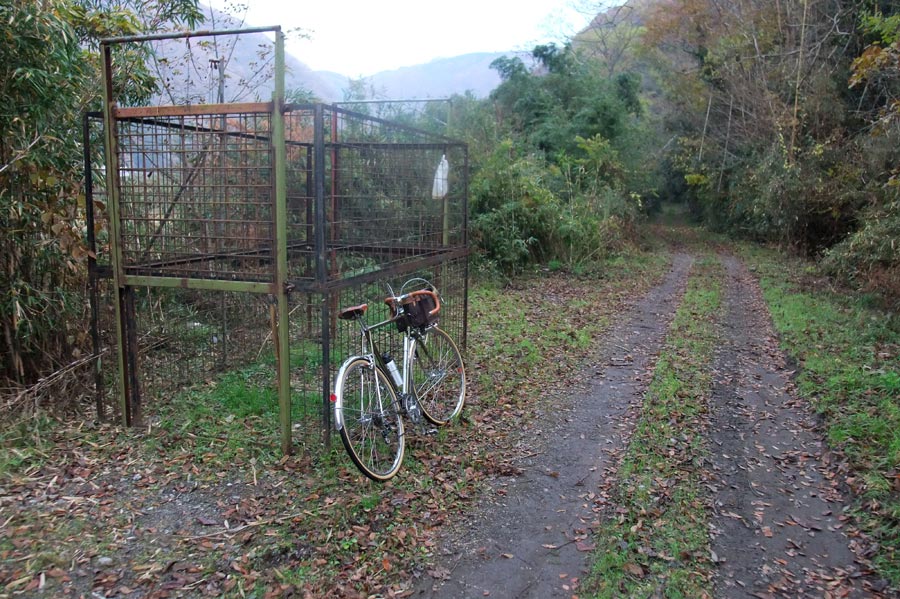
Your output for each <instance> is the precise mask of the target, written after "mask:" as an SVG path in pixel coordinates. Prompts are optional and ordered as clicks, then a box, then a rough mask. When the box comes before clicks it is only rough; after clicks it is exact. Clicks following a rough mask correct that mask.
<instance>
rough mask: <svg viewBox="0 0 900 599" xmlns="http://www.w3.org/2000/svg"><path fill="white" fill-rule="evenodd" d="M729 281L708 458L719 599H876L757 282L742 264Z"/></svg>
mask: <svg viewBox="0 0 900 599" xmlns="http://www.w3.org/2000/svg"><path fill="white" fill-rule="evenodd" d="M723 262H724V264H725V267H726V272H727V287H726V304H727V312H726V315H725V334H724V337H725V343H724V344H723V346H722V347H721V348H720V351H719V352H718V356H717V360H716V364H715V369H716V373H717V380H716V383H715V387H714V390H713V398H712V408H711V410H712V423H711V424H712V425H711V427H710V430H711V443H710V454H711V458H712V462H713V468H714V472H715V478H714V480H715V482H714V483H713V486H714V488H715V489H716V491H717V495H716V501H715V516H714V518H713V520H712V522H713V525H714V528H713V540H712V550H713V552H714V554H715V555H716V557H717V558H718V560H719V568H718V572H717V577H716V581H715V587H716V594H717V596H719V597H723V598H724V597H727V598H728V599H732V598H735V599H737V598H741V597H757V598H769V597H846V596H851V597H868V596H874V595H873V594H872V592H870V591H871V589H872V588H873V586H874V587H875V588H878V587H879V585H878V583H877V582H872V581H869V580H866V579H864V578H863V577H862V576H861V572H862V571H864V570H865V568H864V566H863V567H861V566H860V564H858V563H857V562H856V554H855V553H854V552H853V551H852V550H851V542H852V541H851V540H850V539H848V538H847V535H846V534H845V533H844V530H843V529H844V526H845V521H846V520H847V516H846V515H845V514H844V513H843V512H842V505H843V501H842V495H841V492H840V491H839V490H838V488H837V485H836V483H835V482H834V478H833V475H831V474H830V473H829V470H828V466H827V462H828V461H829V454H828V453H827V449H826V448H825V447H824V446H823V442H822V440H821V437H820V436H819V435H818V434H817V433H816V431H815V430H814V420H813V418H812V417H811V416H810V414H809V411H808V409H807V408H806V406H805V404H804V403H803V402H800V401H797V400H795V399H794V398H792V396H791V394H790V392H789V391H790V386H791V379H790V377H791V372H790V370H789V369H788V368H787V367H786V365H785V357H784V355H783V354H782V353H781V352H780V350H779V348H778V342H777V339H776V337H775V334H774V332H773V331H772V327H771V324H770V317H769V313H768V310H767V308H766V306H765V304H764V302H763V299H762V297H761V294H760V290H759V286H758V285H757V283H756V281H755V280H754V279H753V278H752V277H751V276H750V275H749V273H747V271H746V269H745V268H744V266H743V265H742V264H741V263H740V262H739V261H738V260H737V259H735V258H724V259H723Z"/></svg>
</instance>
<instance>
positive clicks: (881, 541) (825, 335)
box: [743, 247, 900, 587]
mask: <svg viewBox="0 0 900 599" xmlns="http://www.w3.org/2000/svg"><path fill="white" fill-rule="evenodd" d="M743 255H744V258H745V260H746V261H747V262H748V264H750V265H751V266H752V268H754V269H755V270H756V273H757V275H758V276H759V277H760V283H761V286H762V288H763V292H764V295H765V299H766V302H767V303H768V305H769V310H770V311H771V313H772V318H773V321H774V323H775V327H776V329H777V330H778V332H779V334H780V337H781V343H782V347H783V348H784V350H785V351H786V352H787V353H788V354H789V355H790V356H791V357H792V358H793V359H794V360H795V362H796V363H797V365H798V367H799V369H798V374H797V388H798V390H799V392H800V393H801V395H802V396H803V397H805V398H807V399H808V400H809V401H810V403H811V404H812V405H813V406H814V408H815V409H816V410H817V411H818V412H819V413H820V414H821V415H822V417H823V423H824V429H825V434H826V437H827V439H828V442H829V443H830V444H831V446H832V447H834V448H836V449H838V450H839V451H841V452H842V453H843V454H844V455H845V456H846V457H847V459H848V460H849V462H850V465H851V467H852V470H853V471H852V472H851V473H850V475H849V477H848V478H847V481H846V482H847V483H848V484H849V485H850V487H851V488H852V489H853V490H854V492H855V494H856V495H857V497H858V499H859V501H858V502H857V505H858V511H857V516H858V518H859V520H860V521H861V524H862V526H863V529H864V531H865V532H867V533H868V534H869V535H871V536H872V537H873V540H874V541H875V542H877V543H878V551H877V554H876V555H875V557H874V563H875V566H876V569H877V570H878V572H879V573H880V574H881V575H882V576H884V577H885V578H886V579H888V580H889V581H890V582H891V583H892V584H893V585H894V586H895V587H897V586H900V317H898V315H897V314H895V313H888V312H882V311H879V310H877V309H875V308H873V307H872V302H871V301H868V298H866V297H864V296H853V295H850V294H841V293H837V292H834V291H832V290H829V289H824V288H822V286H821V281H823V280H824V278H823V277H821V276H820V275H819V274H818V273H817V272H816V270H815V269H814V268H813V267H812V266H809V265H807V264H805V263H802V262H799V261H791V260H788V259H786V258H784V257H783V256H781V255H779V254H776V253H775V252H772V251H767V250H762V249H759V248H750V247H746V248H744V249H743Z"/></svg>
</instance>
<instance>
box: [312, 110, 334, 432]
mask: <svg viewBox="0 0 900 599" xmlns="http://www.w3.org/2000/svg"><path fill="white" fill-rule="evenodd" d="M332 118H334V116H332ZM313 152H314V155H313V169H314V171H315V173H314V177H315V187H316V207H315V210H314V215H313V216H314V218H315V219H316V225H315V252H316V283H317V284H318V287H319V290H320V293H321V302H322V307H321V317H322V322H321V327H322V329H321V330H322V440H323V442H324V443H325V445H326V446H328V445H329V444H330V440H331V410H330V409H329V408H330V406H331V401H330V396H331V380H330V376H331V373H330V371H329V366H328V365H329V362H330V361H331V355H330V354H331V325H330V320H331V318H330V315H329V305H328V304H329V300H330V294H329V293H328V292H327V291H326V289H325V283H326V282H327V281H328V271H327V264H326V263H325V221H326V219H325V110H324V108H323V106H322V104H316V106H315V128H314V136H313Z"/></svg>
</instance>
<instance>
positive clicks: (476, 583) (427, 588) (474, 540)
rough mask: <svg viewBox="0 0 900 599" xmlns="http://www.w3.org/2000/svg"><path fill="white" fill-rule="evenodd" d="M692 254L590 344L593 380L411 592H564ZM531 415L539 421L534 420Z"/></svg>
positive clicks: (603, 504)
mask: <svg viewBox="0 0 900 599" xmlns="http://www.w3.org/2000/svg"><path fill="white" fill-rule="evenodd" d="M692 263H693V258H692V257H691V256H689V255H687V254H676V255H675V256H674V258H673V263H672V268H671V270H670V272H669V273H668V275H667V276H666V278H665V279H664V281H663V282H662V283H661V284H660V285H659V286H657V287H655V288H654V289H652V290H651V291H650V292H649V293H647V294H646V295H645V296H644V297H643V298H642V299H640V300H639V301H638V302H637V303H636V304H635V305H634V307H633V308H632V309H631V310H630V312H629V313H628V314H626V315H623V316H624V318H622V319H621V320H620V322H619V323H618V324H617V325H614V326H613V328H612V329H611V330H610V332H609V333H608V336H607V338H606V340H605V341H604V342H603V343H602V345H601V347H600V348H599V350H598V356H597V360H596V369H595V371H594V372H593V378H592V379H591V380H589V381H586V384H583V385H580V386H582V387H586V389H585V390H584V391H581V392H579V393H576V394H575V395H574V396H573V397H572V398H571V400H568V399H566V400H565V405H562V406H555V407H553V409H549V410H548V409H546V408H543V413H540V414H538V418H539V419H543V420H545V421H547V425H546V426H543V427H541V431H540V435H539V437H538V436H536V438H535V443H534V444H535V449H534V454H533V455H532V457H530V458H529V459H528V460H526V462H525V463H522V464H519V466H520V467H521V469H522V472H521V474H519V475H517V476H509V477H502V478H498V479H496V480H495V481H493V483H492V486H493V496H492V497H491V498H490V499H489V500H488V501H485V502H484V503H483V504H482V505H481V506H480V509H479V510H478V515H477V516H474V517H473V518H472V520H470V521H469V522H467V523H466V525H465V531H464V533H463V534H462V535H461V536H460V537H459V538H457V539H455V540H453V541H451V542H449V543H447V546H446V547H445V548H444V549H443V550H441V551H439V552H438V555H437V556H436V559H435V561H436V562H437V563H439V564H441V563H442V564H444V565H445V567H444V568H436V569H435V570H432V571H431V576H429V575H427V574H426V575H425V577H424V579H423V580H422V581H421V583H420V584H419V585H418V588H417V589H416V591H415V593H414V596H416V597H427V598H457V597H466V598H468V597H482V596H489V597H493V598H498V597H499V598H507V597H508V598H517V599H519V598H521V599H525V598H533V599H545V598H552V597H571V596H572V595H573V594H576V590H577V587H578V584H579V581H580V580H581V578H582V577H583V576H584V574H585V572H586V571H587V568H588V567H589V564H588V562H587V560H588V557H589V556H590V550H591V549H592V548H593V544H592V536H593V531H592V529H593V528H594V527H596V526H597V525H599V518H600V514H601V513H602V512H603V510H604V509H605V508H607V507H608V504H607V501H606V496H605V494H604V491H603V490H602V489H603V488H604V485H605V481H606V480H608V479H609V478H610V477H614V476H615V468H616V466H617V464H618V461H619V454H620V453H621V451H622V450H623V448H624V447H625V444H626V442H627V439H628V437H629V435H630V433H631V430H632V427H633V418H631V417H629V416H630V412H631V410H633V409H634V408H635V407H639V406H640V404H641V400H642V395H643V391H644V388H645V386H646V384H647V382H649V380H650V374H649V373H650V371H651V370H652V367H653V365H654V363H655V360H656V356H657V355H658V353H659V350H660V347H661V346H662V343H663V341H664V339H665V335H666V333H667V331H668V327H669V323H670V322H671V320H672V318H673V316H674V314H675V310H676V309H677V307H678V304H679V303H680V301H681V297H682V296H683V294H684V289H685V285H686V282H687V279H688V275H689V273H690V270H691V265H692ZM536 422H540V420H537V421H536Z"/></svg>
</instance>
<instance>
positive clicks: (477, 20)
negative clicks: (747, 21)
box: [207, 0, 600, 77]
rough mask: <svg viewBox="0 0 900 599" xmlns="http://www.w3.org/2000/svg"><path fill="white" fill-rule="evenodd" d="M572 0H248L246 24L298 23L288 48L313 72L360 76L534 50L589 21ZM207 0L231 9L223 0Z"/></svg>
mask: <svg viewBox="0 0 900 599" xmlns="http://www.w3.org/2000/svg"><path fill="white" fill-rule="evenodd" d="M576 1H578V2H581V3H582V4H583V2H584V0H544V1H539V0H451V1H446V2H437V1H433V0H380V1H379V0H317V1H310V0H247V3H248V4H249V6H250V8H249V10H248V12H247V15H246V23H247V25H248V26H254V27H257V26H267V25H281V26H282V28H283V29H285V30H287V29H290V28H294V27H299V28H302V29H303V30H304V31H305V32H306V33H307V34H308V35H309V36H310V38H311V39H309V40H298V39H297V36H293V39H290V38H289V40H288V42H287V51H288V52H289V53H291V54H293V55H294V56H295V57H296V58H297V59H298V60H300V61H301V62H304V63H306V64H307V65H309V66H310V67H311V68H313V69H314V70H325V71H335V72H338V73H341V74H342V75H346V76H348V77H360V76H368V75H372V74H374V73H377V72H379V71H384V70H391V69H396V68H399V67H402V66H410V65H415V64H421V63H426V62H430V61H431V60H434V59H435V58H443V57H451V56H458V55H460V54H468V53H470V52H498V51H507V50H531V48H532V47H533V46H534V45H535V44H536V43H544V42H547V41H560V40H564V39H565V38H566V37H567V36H569V35H571V34H573V33H574V32H575V31H576V30H578V29H580V28H582V27H584V26H585V25H586V24H587V22H588V20H589V19H588V17H586V16H585V13H584V12H582V11H580V10H577V9H575V8H574V6H575V2H576ZM207 3H208V4H211V5H212V6H213V7H214V8H216V9H218V10H224V11H226V12H232V11H230V10H229V9H228V6H227V4H228V3H227V2H226V1H225V0H207ZM599 3H600V2H599V1H597V2H593V4H594V5H595V6H596V5H597V4H599ZM594 14H596V11H595V12H594ZM235 16H240V15H235Z"/></svg>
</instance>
